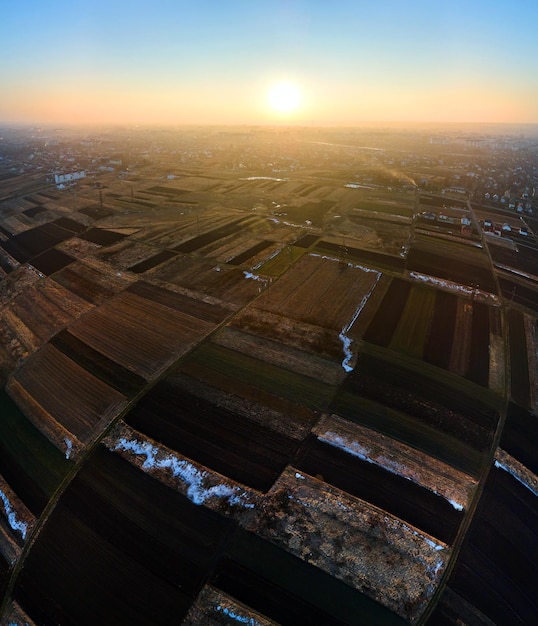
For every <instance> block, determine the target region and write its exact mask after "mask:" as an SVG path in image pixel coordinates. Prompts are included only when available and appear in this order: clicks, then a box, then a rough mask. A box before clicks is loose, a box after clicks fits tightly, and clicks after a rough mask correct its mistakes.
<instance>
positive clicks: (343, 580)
mask: <svg viewBox="0 0 538 626" xmlns="http://www.w3.org/2000/svg"><path fill="white" fill-rule="evenodd" d="M182 167H183V166H182ZM178 172H179V170H178ZM351 172H352V170H351V169H349V170H346V171H345V172H336V173H333V174H334V175H329V174H327V175H326V176H321V175H318V174H317V173H316V172H313V171H308V172H307V171H295V172H290V173H289V176H288V175H286V176H280V175H279V174H278V173H277V174H276V175H273V174H271V175H269V176H266V175H265V174H263V175H262V174H259V172H256V171H255V172H248V171H244V168H238V169H237V170H235V169H233V170H232V169H222V171H220V170H215V171H213V170H212V171H211V172H208V171H205V170H204V169H203V168H197V167H195V166H194V165H193V166H192V167H189V168H188V169H187V168H186V167H185V168H184V169H181V172H180V173H176V174H175V175H171V176H170V177H168V176H166V177H164V176H160V175H159V176H156V175H155V176H153V174H151V175H150V174H149V173H148V174H144V175H141V176H140V178H139V179H138V180H134V179H133V180H132V182H131V181H130V180H129V181H128V182H127V181H124V180H120V179H118V180H115V179H114V177H113V176H112V175H111V176H110V177H108V178H104V180H105V181H106V184H107V185H110V186H105V185H103V186H100V187H98V188H97V187H90V186H88V187H86V188H84V189H82V188H81V189H82V190H81V192H80V194H79V195H78V196H76V197H75V195H74V194H72V193H68V192H66V193H63V194H62V193H60V192H55V191H53V192H51V193H49V195H47V193H48V192H46V190H37V189H34V190H33V193H30V194H29V195H28V197H26V198H16V199H11V200H9V203H10V204H9V206H8V207H7V208H6V209H5V210H6V215H5V216H3V215H0V218H1V219H0V248H1V249H0V268H1V276H0V304H1V307H2V308H1V310H0V323H1V324H0V336H1V340H2V341H1V343H0V375H1V377H2V383H3V390H2V394H1V395H0V415H1V419H2V424H3V425H2V428H0V593H4V592H5V600H4V605H3V609H2V610H4V612H5V614H6V615H8V616H9V619H10V620H11V621H13V623H15V622H17V623H19V622H20V623H23V622H24V621H25V620H26V621H27V622H28V623H32V622H33V623H44V624H45V623H76V624H78V623H88V624H95V623H108V622H110V621H111V620H112V621H116V622H117V623H125V620H128V621H129V623H133V624H147V623H167V621H169V619H170V615H174V619H175V620H176V621H177V623H184V624H191V626H206V624H213V623H214V624H224V623H228V622H230V623H231V620H233V621H236V622H237V621H241V622H242V623H252V624H254V623H256V624H260V625H263V626H270V625H271V624H279V623H281V624H290V625H295V624H302V623H305V624H306V623H308V624H318V623H323V624H325V623H326V624H341V625H343V624H361V623H365V624H377V623H379V624H395V625H396V624H399V625H403V624H417V623H420V624H426V623H436V622H435V621H433V622H430V621H428V620H430V616H433V617H432V618H431V619H433V620H435V619H437V618H439V623H441V622H442V623H445V622H446V623H452V622H451V621H450V619H451V618H450V616H451V615H453V614H454V606H455V605H456V604H458V603H460V604H458V606H460V605H461V604H464V605H465V606H466V607H467V608H468V607H470V606H471V603H473V602H475V600H474V598H475V597H476V603H475V605H473V607H471V608H469V611H470V613H469V614H470V615H471V616H476V615H478V614H479V613H480V614H482V613H483V614H484V615H487V616H488V619H489V617H490V616H491V610H490V608H489V606H490V604H491V605H492V606H493V605H494V606H495V607H496V609H495V610H497V608H498V610H499V615H502V619H503V623H504V622H505V623H512V622H511V621H510V620H511V618H512V617H513V616H514V615H516V612H517V610H518V609H517V607H518V606H521V607H523V608H522V611H523V613H522V615H524V616H526V618H528V617H529V616H531V615H532V611H533V610H534V608H535V607H534V605H533V601H532V598H531V596H530V592H529V589H532V590H533V587H532V584H531V583H529V581H532V580H534V578H533V577H534V574H535V569H536V568H535V567H534V566H533V565H532V562H531V561H532V558H533V556H532V554H533V553H532V550H531V553H529V554H530V556H529V557H527V556H526V555H525V554H523V553H522V552H518V553H517V554H515V551H516V548H517V549H519V548H518V546H521V545H522V544H521V541H520V540H519V539H518V540H517V541H516V540H515V539H514V537H515V534H514V533H518V534H519V535H520V536H521V537H524V545H530V546H532V545H534V544H535V543H536V530H535V528H536V524H534V525H533V523H532V522H533V520H534V518H535V508H536V504H535V497H536V493H537V491H536V489H537V488H538V487H537V485H538V479H537V478H536V474H537V471H538V467H537V464H536V458H537V454H536V452H537V448H536V443H535V440H536V437H535V435H536V434H537V433H536V415H537V413H536V412H537V407H538V392H537V391H536V388H537V387H536V385H537V374H536V371H537V369H538V363H537V357H536V354H537V345H538V339H537V337H538V332H537V320H536V304H535V302H536V297H535V296H536V293H535V292H536V284H535V282H536V281H535V276H534V273H533V272H532V268H533V267H534V266H533V259H532V258H531V257H532V254H531V253H530V252H529V251H528V250H524V248H523V247H521V252H517V253H516V252H515V251H514V250H515V248H514V247H513V246H509V247H505V246H501V245H499V244H498V243H497V244H492V245H489V244H488V243H487V242H485V241H484V238H483V237H482V236H481V233H480V232H479V230H478V227H477V225H476V223H475V222H473V228H475V227H476V229H475V230H473V236H472V237H470V238H463V237H461V236H460V235H461V233H459V234H458V235H457V236H456V235H454V233H451V232H449V230H450V228H452V225H451V226H450V227H449V226H448V225H444V226H443V225H441V226H438V227H437V226H436V227H435V228H434V227H432V226H431V225H428V224H426V221H427V219H429V218H427V219H426V218H424V219H422V218H418V217H417V212H424V211H426V212H429V211H440V210H441V209H443V208H444V207H443V205H442V204H441V205H440V204H439V201H440V200H439V198H438V197H434V196H431V197H430V196H425V195H423V196H422V197H421V196H420V194H419V193H418V192H417V191H416V189H415V187H413V186H412V185H410V186H408V187H406V188H403V187H401V188H398V189H391V188H389V187H382V186H381V185H372V186H369V185H368V184H363V183H360V182H355V181H356V180H357V178H355V177H354V174H352V173H351ZM385 174H386V175H387V176H389V175H390V176H392V179H391V180H397V177H396V174H397V173H396V174H394V173H393V174H390V173H385ZM399 175H400V176H402V175H403V174H401V173H400V174H399ZM0 182H1V181H0ZM408 182H410V181H408ZM406 184H407V183H406ZM101 195H104V196H105V198H104V201H103V198H102V197H100V198H99V204H97V201H98V200H97V199H98V197H99V196H101ZM456 204H457V202H454V206H452V207H451V208H450V211H448V212H447V214H448V213H450V216H452V214H454V216H457V215H460V214H464V213H465V214H467V212H469V214H470V209H468V207H467V203H466V201H464V200H461V203H460V205H459V206H456ZM450 216H449V217H450ZM447 224H448V222H447ZM475 231H476V232H475ZM519 254H521V256H520V258H521V259H522V260H521V262H519V263H518V262H517V258H518V257H517V255H519ZM516 479H517V480H516ZM533 498H534V499H533ZM496 511H498V512H499V514H498V515H497V514H494V513H495V512H496ZM512 528H513V529H515V530H511V529H512ZM60 544H61V545H62V550H60V551H59V550H57V546H58V545H60ZM488 546H490V548H491V549H490V548H488ZM513 554H515V557H514V558H515V561H514V563H515V565H510V563H511V561H510V558H509V557H511V556H512V555H513ZM505 563H508V564H509V565H508V566H506V568H505V569H503V568H504V567H505V566H504V564H505ZM44 570H46V572H47V575H46V576H45V577H44V576H43V575H42V572H43V571H44ZM525 573H527V574H528V576H527V577H526V575H525ZM82 579H83V580H84V581H86V583H87V584H85V585H84V588H83V589H81V588H80V587H77V585H75V581H79V580H82ZM118 581H121V585H124V584H127V585H128V587H129V589H130V592H129V595H130V597H129V598H128V600H129V601H128V602H127V600H126V599H125V598H122V597H120V596H119V595H118V594H117V593H116V592H115V589H116V588H118V589H119V588H120V587H119V586H118V585H119V582H118ZM126 581H127V582H126ZM482 582H483V585H482ZM510 585H514V587H510ZM125 588H126V587H123V586H121V589H125ZM508 588H509V589H512V590H513V589H516V591H513V593H512V592H510V593H508V594H507V592H506V589H508ZM469 589H471V590H472V593H471V592H469V591H468V590H469ZM503 594H505V595H504V596H503ZM510 594H512V595H510ZM120 595H121V594H120ZM149 596H150V597H151V598H152V603H151V605H152V606H151V607H149V604H148V602H147V601H146V600H147V597H149ZM498 596H499V597H501V596H502V597H503V598H504V599H503V600H502V602H501V601H499V600H497V597H498ZM36 598H37V600H36ZM502 603H504V604H502ZM86 607H88V608H87V609H86ZM148 607H149V608H148ZM219 607H220V608H219ZM224 608H226V612H225V611H224ZM477 611H478V612H479V613H477ZM447 616H448V617H447ZM236 618H237V619H236ZM239 618H240V619H239ZM17 620H18V621H17ZM443 620H445V621H444V622H443ZM447 620H448V621H447ZM471 622H472V620H471V621H470V622H469V623H471ZM477 623H478V622H477ZM481 623H482V622H481ZM484 623H485V621H484ZM529 623H530V621H529Z"/></svg>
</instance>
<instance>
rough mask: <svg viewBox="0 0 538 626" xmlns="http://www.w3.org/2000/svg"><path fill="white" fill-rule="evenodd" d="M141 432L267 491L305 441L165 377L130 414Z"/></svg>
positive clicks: (214, 469)
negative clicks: (186, 388)
mask: <svg viewBox="0 0 538 626" xmlns="http://www.w3.org/2000/svg"><path fill="white" fill-rule="evenodd" d="M125 421H126V422H127V423H128V424H129V425H130V426H132V427H133V428H136V429H137V430H138V431H140V432H142V433H144V434H145V435H147V436H149V437H151V438H152V439H154V440H156V441H159V442H161V443H163V444H164V445H165V446H167V447H168V448H170V449H172V450H175V451H177V452H179V453H180V454H181V455H184V456H186V457H188V458H189V459H192V460H194V461H196V462H198V463H201V464H202V465H204V466H205V467H208V468H210V469H211V470H213V471H216V472H218V473H219V474H223V475H224V476H227V477H229V478H231V479H233V480H235V481H238V482H240V483H242V484H244V485H247V486H249V487H252V488H254V489H257V490H260V491H267V490H268V489H269V488H270V487H271V485H272V484H273V483H274V481H275V480H276V478H277V477H278V476H279V475H280V473H281V472H282V470H283V469H284V467H285V466H286V465H287V463H288V462H289V459H290V458H291V457H292V456H293V455H294V453H295V452H296V451H297V449H298V447H299V444H300V441H297V440H295V439H292V438H290V437H287V436H286V435H284V434H282V433H279V432H276V431H273V430H271V429H270V428H268V427H265V426H264V425H262V424H260V423H258V422H256V421H253V420H250V419H248V418H247V417H245V416H242V415H238V414H237V413H235V412H233V411H230V410H229V409H226V408H223V407H218V406H216V405H214V404H213V403H212V402H211V401H208V400H205V399H203V398H200V397H199V396H197V395H193V394H190V393H188V392H187V391H186V390H183V389H181V388H178V387H177V386H176V385H174V381H173V379H171V380H166V381H162V382H161V383H159V384H158V385H157V386H156V387H154V388H153V389H152V390H151V391H150V392H149V393H148V394H147V395H146V396H145V397H144V398H143V400H142V401H141V402H140V403H139V404H138V405H137V406H136V407H135V408H134V409H133V410H132V411H130V412H129V414H128V415H127V416H126V417H125Z"/></svg>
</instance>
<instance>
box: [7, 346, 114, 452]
mask: <svg viewBox="0 0 538 626" xmlns="http://www.w3.org/2000/svg"><path fill="white" fill-rule="evenodd" d="M7 388H8V391H9V393H10V395H11V396H12V398H13V399H14V400H15V401H16V402H17V404H18V405H19V407H21V408H22V409H23V410H24V412H25V413H26V415H27V416H28V418H29V419H30V420H31V421H32V423H33V424H34V425H35V426H36V427H37V428H38V429H39V430H41V431H42V432H43V434H44V435H45V436H46V437H47V438H48V439H49V440H50V441H51V442H52V443H54V444H55V445H56V446H57V447H58V448H59V449H60V450H62V451H63V452H64V453H65V455H66V458H70V457H71V456H74V455H75V454H76V453H77V452H79V451H80V449H81V445H83V444H87V443H89V442H90V441H91V440H92V438H93V436H95V435H96V434H97V433H99V432H100V431H101V429H102V428H104V426H106V425H107V424H108V423H109V422H110V420H111V419H113V418H114V417H115V416H116V414H117V413H118V412H119V411H120V410H121V409H122V408H123V407H124V405H125V403H126V398H125V396H123V395H122V394H120V393H118V392H117V391H116V390H114V389H112V388H111V387H109V386H108V385H107V384H106V383H104V382H103V381H101V380H99V379H98V378H96V377H95V376H93V375H92V374H91V373H90V372H88V371H87V370H85V369H83V368H82V367H80V366H79V365H77V364H76V363H75V362H73V361H72V360H71V359H69V358H68V357H67V356H66V355H65V354H64V353H63V352H61V351H59V350H57V349H56V348H54V347H53V346H51V345H47V346H45V347H44V348H43V349H42V350H41V351H40V352H38V353H37V354H36V355H34V357H33V358H32V359H29V360H28V361H27V362H26V363H25V364H24V365H23V367H22V368H21V369H19V370H18V371H17V373H16V374H15V376H14V377H13V378H11V379H10V381H9V382H8V385H7ZM73 406H76V407H77V410H76V411H73Z"/></svg>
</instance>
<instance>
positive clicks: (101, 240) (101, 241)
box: [79, 228, 126, 246]
mask: <svg viewBox="0 0 538 626" xmlns="http://www.w3.org/2000/svg"><path fill="white" fill-rule="evenodd" d="M79 237H80V239H84V240H85V241H91V242H92V243H96V244H97V245H99V246H109V245H111V244H113V243H116V242H117V241H121V240H122V239H124V238H125V237H126V235H124V234H123V233H116V232H114V231H112V230H104V229H101V228H91V229H90V230H88V231H86V232H85V233H81V234H80V235H79Z"/></svg>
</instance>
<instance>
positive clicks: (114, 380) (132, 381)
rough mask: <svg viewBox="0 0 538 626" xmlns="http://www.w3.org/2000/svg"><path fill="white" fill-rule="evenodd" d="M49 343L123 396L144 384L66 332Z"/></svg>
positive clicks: (133, 392)
mask: <svg viewBox="0 0 538 626" xmlns="http://www.w3.org/2000/svg"><path fill="white" fill-rule="evenodd" d="M50 343H51V345H53V346H54V347H55V348H58V350H61V351H62V352H63V353H64V354H65V355H66V356H67V357H69V358H70V359H71V360H72V361H74V362H75V363H77V364H78V365H80V366H81V367H83V368H84V369H86V370H87V371H89V372H90V373H91V374H92V375H93V376H95V377H97V378H99V379H100V380H102V381H103V382H105V383H106V384H107V385H109V386H110V387H113V388H114V389H116V390H117V391H119V392H120V393H122V394H123V395H125V396H132V395H134V394H135V393H137V392H138V391H139V390H140V389H141V388H142V387H143V386H144V385H145V384H146V381H145V380H144V378H142V377H141V376H138V375H137V374H135V373H134V372H131V371H130V370H128V369H126V368H125V367H122V366H121V365H119V364H118V363H115V362H114V361H112V360H111V359H109V358H108V357H106V356H105V355H103V354H101V353H100V352H98V351H97V350H94V349H93V348H92V347H90V346H88V345H87V344H85V343H84V342H83V341H81V340H80V339H78V338H77V337H75V336H74V335H72V334H71V333H70V332H69V331H68V330H63V331H62V332H60V333H58V334H57V335H56V337H54V338H53V339H52V340H51V342H50Z"/></svg>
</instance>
